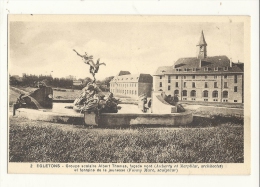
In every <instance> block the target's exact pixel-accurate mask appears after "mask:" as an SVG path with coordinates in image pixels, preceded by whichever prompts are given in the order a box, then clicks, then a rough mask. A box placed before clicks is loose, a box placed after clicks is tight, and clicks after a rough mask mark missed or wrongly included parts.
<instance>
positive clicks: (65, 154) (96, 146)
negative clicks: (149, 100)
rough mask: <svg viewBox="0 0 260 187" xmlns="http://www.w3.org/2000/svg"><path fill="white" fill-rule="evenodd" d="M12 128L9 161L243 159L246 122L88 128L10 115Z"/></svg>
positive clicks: (217, 160)
mask: <svg viewBox="0 0 260 187" xmlns="http://www.w3.org/2000/svg"><path fill="white" fill-rule="evenodd" d="M214 121H216V122H217V120H214ZM221 121H223V120H221ZM233 121H234V120H233ZM9 127H10V128H9V160H10V162H88V163H111V162H118V163H120V162H122V163H164V162H165V163H243V161H244V145H243V140H244V135H243V123H242V122H241V121H239V120H238V121H234V122H232V123H230V121H223V122H222V124H221V123H218V124H212V123H211V122H207V121H205V120H203V121H200V120H199V119H198V118H195V119H194V122H193V124H191V126H187V127H185V128H168V127H164V128H142V127H139V128H125V129H101V128H97V129H90V128H87V127H83V126H73V125H65V124H57V123H49V122H36V121H30V120H27V119H21V118H17V117H12V116H10V124H9Z"/></svg>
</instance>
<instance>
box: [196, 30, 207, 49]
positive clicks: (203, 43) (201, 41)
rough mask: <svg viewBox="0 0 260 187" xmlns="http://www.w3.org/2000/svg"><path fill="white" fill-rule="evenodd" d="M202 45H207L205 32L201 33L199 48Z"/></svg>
mask: <svg viewBox="0 0 260 187" xmlns="http://www.w3.org/2000/svg"><path fill="white" fill-rule="evenodd" d="M200 45H207V43H206V40H205V38H204V33H203V31H201V36H200V41H199V43H198V45H197V46H200Z"/></svg>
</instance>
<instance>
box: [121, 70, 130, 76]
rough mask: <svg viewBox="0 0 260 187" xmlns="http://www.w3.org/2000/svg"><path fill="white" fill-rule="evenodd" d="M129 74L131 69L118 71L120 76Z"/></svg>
mask: <svg viewBox="0 0 260 187" xmlns="http://www.w3.org/2000/svg"><path fill="white" fill-rule="evenodd" d="M129 74H131V73H130V72H129V71H120V72H119V73H118V76H121V75H129Z"/></svg>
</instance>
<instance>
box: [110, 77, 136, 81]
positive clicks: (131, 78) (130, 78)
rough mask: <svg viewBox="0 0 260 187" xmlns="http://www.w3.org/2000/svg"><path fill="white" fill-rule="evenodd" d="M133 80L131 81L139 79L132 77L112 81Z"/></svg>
mask: <svg viewBox="0 0 260 187" xmlns="http://www.w3.org/2000/svg"><path fill="white" fill-rule="evenodd" d="M128 79H129V80H133V79H136V80H138V79H139V77H136V78H134V77H129V78H128V77H126V78H125V79H124V78H117V79H113V81H120V80H128Z"/></svg>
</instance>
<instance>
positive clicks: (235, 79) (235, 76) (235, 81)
mask: <svg viewBox="0 0 260 187" xmlns="http://www.w3.org/2000/svg"><path fill="white" fill-rule="evenodd" d="M234 83H237V75H234Z"/></svg>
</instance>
